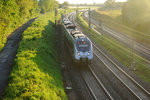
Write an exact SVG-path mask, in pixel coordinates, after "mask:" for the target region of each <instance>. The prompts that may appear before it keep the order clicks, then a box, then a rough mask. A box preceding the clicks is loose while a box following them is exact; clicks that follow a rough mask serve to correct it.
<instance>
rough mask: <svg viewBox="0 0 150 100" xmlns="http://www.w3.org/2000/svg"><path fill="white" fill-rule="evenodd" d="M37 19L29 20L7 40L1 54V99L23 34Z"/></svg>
mask: <svg viewBox="0 0 150 100" xmlns="http://www.w3.org/2000/svg"><path fill="white" fill-rule="evenodd" d="M35 19H36V18H33V19H31V20H29V21H28V22H27V23H25V24H23V25H22V26H21V27H19V28H18V29H16V30H15V31H14V32H12V33H11V35H10V36H9V37H8V38H7V42H6V44H5V47H4V48H3V50H2V51H1V53H0V97H1V96H2V92H3V91H4V90H5V88H6V87H7V85H8V80H9V74H10V72H11V69H12V66H13V63H14V58H15V56H16V52H17V49H18V46H19V42H20V40H21V36H22V33H23V32H24V31H25V30H26V29H27V28H28V27H29V26H30V24H31V23H32V22H33V21H34V20H35ZM1 98H2V97H1Z"/></svg>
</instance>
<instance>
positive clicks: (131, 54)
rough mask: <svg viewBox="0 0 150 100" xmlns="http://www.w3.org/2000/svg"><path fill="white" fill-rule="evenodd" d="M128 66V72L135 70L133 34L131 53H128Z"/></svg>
mask: <svg viewBox="0 0 150 100" xmlns="http://www.w3.org/2000/svg"><path fill="white" fill-rule="evenodd" d="M130 61H131V62H130V64H131V65H130V66H129V69H130V70H136V69H135V67H134V65H135V61H134V40H133V33H131V52H130Z"/></svg>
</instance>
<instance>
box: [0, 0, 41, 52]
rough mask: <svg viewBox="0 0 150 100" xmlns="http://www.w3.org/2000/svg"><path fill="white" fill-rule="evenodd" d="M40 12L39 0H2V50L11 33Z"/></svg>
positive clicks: (0, 14) (0, 22)
mask: <svg viewBox="0 0 150 100" xmlns="http://www.w3.org/2000/svg"><path fill="white" fill-rule="evenodd" d="M37 12H38V0H0V50H1V49H2V48H3V46H4V44H5V42H6V38H7V36H8V35H9V33H10V32H11V31H12V30H14V29H15V28H17V27H18V26H19V25H21V24H22V23H24V22H25V21H26V19H29V18H30V17H31V16H36V14H37Z"/></svg>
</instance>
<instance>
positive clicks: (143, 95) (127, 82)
mask: <svg viewBox="0 0 150 100" xmlns="http://www.w3.org/2000/svg"><path fill="white" fill-rule="evenodd" d="M74 16H75V14H74V13H72V14H71V15H70V16H69V18H70V19H74ZM82 31H83V30H82ZM93 49H94V54H95V56H96V57H97V58H98V59H99V60H100V61H101V62H102V63H103V64H104V65H105V66H106V68H107V69H108V70H109V71H111V73H113V75H114V76H115V77H116V78H117V79H118V80H119V81H120V82H121V83H122V84H123V85H124V87H126V88H127V89H128V90H129V91H130V93H131V94H132V95H134V97H135V98H136V99H138V100H149V99H150V93H149V91H147V90H146V89H144V88H143V87H142V86H141V85H140V84H138V83H137V82H136V81H135V80H134V79H133V78H132V77H131V76H129V75H128V74H127V73H126V72H125V71H123V70H122V69H121V68H120V67H119V66H118V65H117V64H116V63H115V62H113V60H111V59H110V58H109V57H108V56H107V55H106V54H105V53H103V51H101V50H100V49H99V48H98V47H97V46H96V45H95V44H93ZM88 67H89V69H90V72H91V76H89V77H93V78H91V80H93V79H94V78H95V80H96V81H97V84H99V86H101V89H102V90H103V91H105V92H104V93H105V95H106V97H108V98H109V99H113V97H112V96H111V94H110V93H109V92H108V90H107V89H106V88H105V87H104V85H103V84H102V82H101V81H100V80H99V79H98V77H97V76H96V74H94V73H95V72H94V71H92V69H91V66H88ZM82 74H83V75H82V76H83V77H85V75H86V73H82ZM87 75H88V74H87ZM84 80H85V81H87V80H86V79H84ZM93 81H94V80H93ZM90 82H91V81H90ZM87 85H88V87H89V90H90V91H91V93H92V94H93V95H94V91H93V90H92V89H91V87H90V86H89V83H88V84H87ZM94 97H95V99H96V95H94Z"/></svg>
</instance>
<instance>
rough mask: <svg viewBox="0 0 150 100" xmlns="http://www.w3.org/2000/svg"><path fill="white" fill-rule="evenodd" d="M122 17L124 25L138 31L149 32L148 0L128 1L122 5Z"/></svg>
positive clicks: (149, 1) (149, 6) (149, 11)
mask: <svg viewBox="0 0 150 100" xmlns="http://www.w3.org/2000/svg"><path fill="white" fill-rule="evenodd" d="M122 17H123V21H124V22H125V23H127V24H130V25H132V27H134V28H136V29H138V30H141V31H146V30H149V26H150V0H128V1H127V2H125V3H124V5H123V8H122Z"/></svg>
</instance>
